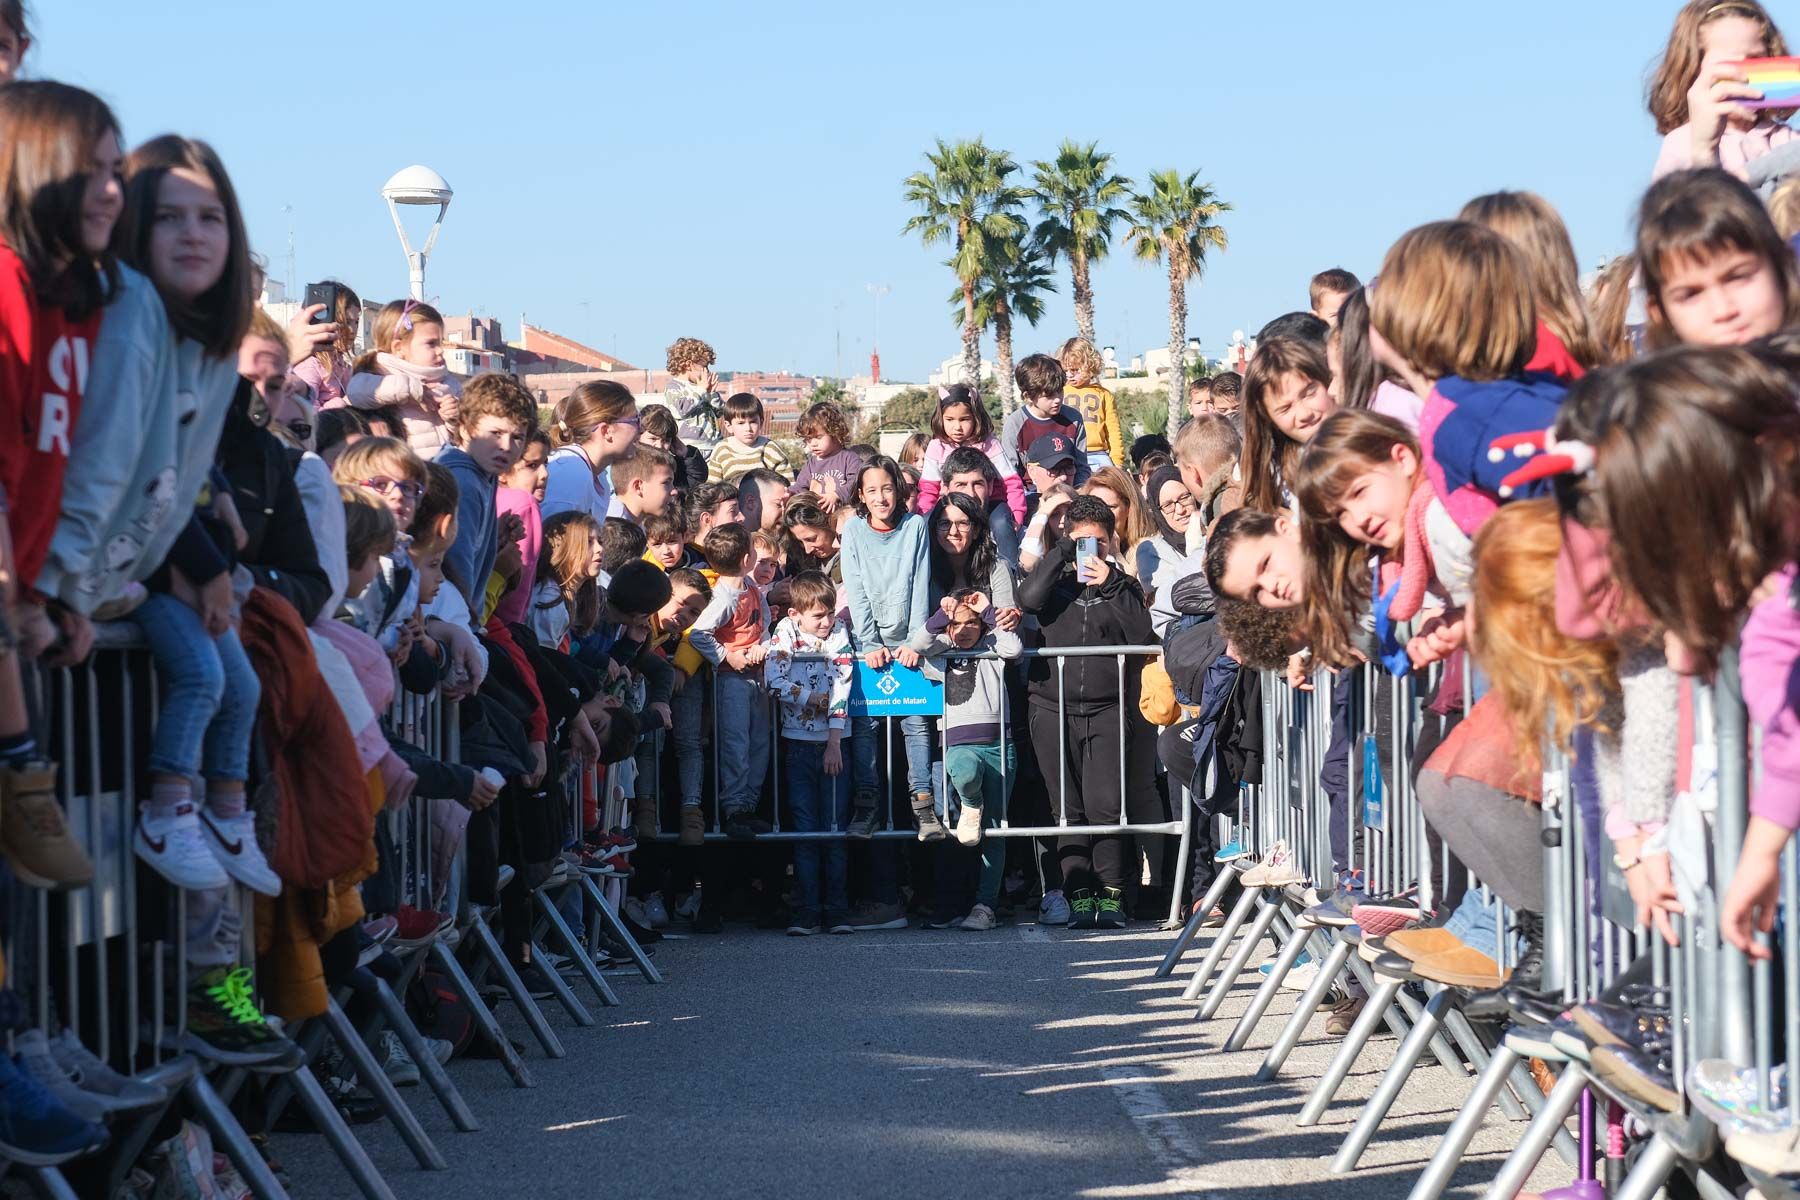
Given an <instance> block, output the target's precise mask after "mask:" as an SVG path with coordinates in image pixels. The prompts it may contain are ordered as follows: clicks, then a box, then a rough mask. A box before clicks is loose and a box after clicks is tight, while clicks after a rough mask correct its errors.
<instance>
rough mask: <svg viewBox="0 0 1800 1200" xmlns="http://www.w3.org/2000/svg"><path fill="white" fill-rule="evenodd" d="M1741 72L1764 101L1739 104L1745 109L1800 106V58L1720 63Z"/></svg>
mask: <svg viewBox="0 0 1800 1200" xmlns="http://www.w3.org/2000/svg"><path fill="white" fill-rule="evenodd" d="M1721 65H1725V66H1732V67H1736V68H1737V69H1738V70H1739V71H1742V72H1743V74H1744V78H1745V79H1747V80H1748V81H1749V83H1750V86H1751V87H1753V88H1755V89H1756V90H1757V91H1759V92H1761V93H1762V94H1763V96H1762V99H1761V100H1742V101H1739V103H1740V104H1742V105H1743V106H1744V107H1745V108H1797V107H1800V58H1740V59H1738V60H1737V61H1736V62H1733V63H1727V64H1721Z"/></svg>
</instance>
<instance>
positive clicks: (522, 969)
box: [481, 960, 556, 1000]
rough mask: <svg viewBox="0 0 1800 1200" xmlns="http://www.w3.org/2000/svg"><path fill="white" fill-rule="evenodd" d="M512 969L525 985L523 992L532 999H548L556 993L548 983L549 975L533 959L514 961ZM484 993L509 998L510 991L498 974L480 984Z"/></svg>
mask: <svg viewBox="0 0 1800 1200" xmlns="http://www.w3.org/2000/svg"><path fill="white" fill-rule="evenodd" d="M513 970H514V971H517V972H518V974H519V982H520V983H522V984H524V985H525V994H526V995H527V996H530V997H531V998H532V999H533V1000H548V999H549V998H550V997H552V996H554V995H556V989H555V988H554V987H552V986H551V985H550V977H549V976H548V975H546V974H545V973H544V970H543V968H542V967H540V966H539V965H538V964H537V962H536V961H535V960H533V961H532V962H528V963H514V964H513ZM481 991H482V993H483V994H484V995H486V996H489V997H491V998H493V999H496V1000H511V999H512V993H511V992H509V991H507V990H506V985H505V984H504V983H501V982H500V979H499V977H498V976H495V977H494V978H492V979H490V980H488V981H487V982H486V983H484V984H482V985H481Z"/></svg>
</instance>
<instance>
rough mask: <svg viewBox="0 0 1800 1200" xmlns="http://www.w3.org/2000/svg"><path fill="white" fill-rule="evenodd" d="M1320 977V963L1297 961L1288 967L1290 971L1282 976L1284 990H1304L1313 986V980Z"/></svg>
mask: <svg viewBox="0 0 1800 1200" xmlns="http://www.w3.org/2000/svg"><path fill="white" fill-rule="evenodd" d="M1318 977H1319V964H1318V963H1316V962H1311V961H1308V962H1303V963H1296V964H1295V965H1294V966H1292V967H1290V968H1288V973H1287V974H1286V975H1283V976H1282V977H1281V986H1282V989H1283V990H1284V991H1289V992H1304V991H1305V990H1306V989H1307V988H1309V987H1311V986H1312V982H1313V980H1315V979H1317V978H1318Z"/></svg>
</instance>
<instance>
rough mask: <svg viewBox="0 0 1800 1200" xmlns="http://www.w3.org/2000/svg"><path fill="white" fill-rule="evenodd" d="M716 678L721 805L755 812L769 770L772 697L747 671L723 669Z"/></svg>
mask: <svg viewBox="0 0 1800 1200" xmlns="http://www.w3.org/2000/svg"><path fill="white" fill-rule="evenodd" d="M717 678H718V687H717V689H716V690H715V692H714V694H713V719H714V723H715V724H716V725H717V726H718V731H719V744H718V746H716V747H715V751H716V753H717V754H718V756H719V808H720V809H721V810H722V811H723V812H724V813H725V814H726V815H728V816H729V815H730V814H732V813H739V812H754V811H756V802H757V800H759V799H760V798H761V796H762V785H763V779H764V777H765V776H767V775H768V773H769V698H768V696H766V695H765V694H764V693H763V690H762V687H761V686H760V685H759V684H758V683H757V681H756V680H755V679H753V678H751V677H750V676H748V675H743V674H740V673H738V672H736V671H720V672H719V673H718V676H717ZM682 800H683V802H684V803H685V802H686V800H687V797H686V796H685V795H684V796H683V797H682Z"/></svg>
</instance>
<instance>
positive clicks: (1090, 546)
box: [1075, 537, 1100, 583]
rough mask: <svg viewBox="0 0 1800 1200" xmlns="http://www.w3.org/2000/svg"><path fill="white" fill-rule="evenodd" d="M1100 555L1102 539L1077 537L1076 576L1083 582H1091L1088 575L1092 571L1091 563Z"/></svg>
mask: <svg viewBox="0 0 1800 1200" xmlns="http://www.w3.org/2000/svg"><path fill="white" fill-rule="evenodd" d="M1099 557H1100V539H1099V538H1097V537H1084V538H1076V539H1075V578H1077V579H1079V580H1081V582H1083V583H1088V582H1091V581H1090V580H1089V578H1088V576H1089V575H1090V574H1091V573H1092V566H1091V564H1092V563H1093V561H1094V560H1095V559H1097V558H1099Z"/></svg>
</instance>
